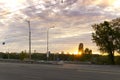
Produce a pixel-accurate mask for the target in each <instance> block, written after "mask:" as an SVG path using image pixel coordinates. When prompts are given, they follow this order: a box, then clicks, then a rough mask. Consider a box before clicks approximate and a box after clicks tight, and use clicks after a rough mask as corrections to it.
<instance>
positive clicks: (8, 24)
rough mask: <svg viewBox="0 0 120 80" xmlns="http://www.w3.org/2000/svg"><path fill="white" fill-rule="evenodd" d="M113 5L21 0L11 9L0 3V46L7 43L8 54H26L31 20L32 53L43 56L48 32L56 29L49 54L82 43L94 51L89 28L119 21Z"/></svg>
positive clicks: (100, 0)
mask: <svg viewBox="0 0 120 80" xmlns="http://www.w3.org/2000/svg"><path fill="white" fill-rule="evenodd" d="M114 2H115V0H105V1H104V0H22V2H19V4H18V5H16V8H14V9H13V8H12V7H8V5H6V3H5V2H0V5H1V6H0V18H1V19H0V34H1V36H0V38H1V42H2V41H6V42H7V44H6V47H8V48H9V50H10V51H21V50H25V49H26V50H28V23H27V22H26V20H30V21H31V31H32V49H33V50H34V49H36V50H37V51H39V52H46V40H47V33H46V32H47V29H48V28H49V27H51V26H55V28H54V29H50V30H49V37H50V39H49V40H50V50H52V51H54V52H57V51H58V52H59V51H69V50H70V51H71V50H72V48H75V49H77V46H78V44H79V43H80V42H83V43H84V44H85V46H86V47H90V48H92V49H93V50H94V51H96V46H95V44H94V43H92V41H91V38H92V37H91V32H92V31H93V30H92V28H91V25H92V24H94V23H99V22H101V21H104V20H107V19H108V20H109V19H113V18H116V17H119V15H120V14H119V12H120V10H119V8H116V7H114V6H113V3H114ZM7 4H9V3H7ZM5 5H6V6H5ZM21 46H23V47H21ZM0 48H1V51H2V47H0ZM4 50H5V49H4Z"/></svg>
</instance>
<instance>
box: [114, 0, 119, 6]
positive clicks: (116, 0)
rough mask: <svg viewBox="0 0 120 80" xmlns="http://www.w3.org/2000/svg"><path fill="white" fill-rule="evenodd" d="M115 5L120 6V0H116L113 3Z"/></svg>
mask: <svg viewBox="0 0 120 80" xmlns="http://www.w3.org/2000/svg"><path fill="white" fill-rule="evenodd" d="M113 6H114V7H115V8H120V0H115V1H114V3H113Z"/></svg>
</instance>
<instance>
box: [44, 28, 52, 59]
mask: <svg viewBox="0 0 120 80" xmlns="http://www.w3.org/2000/svg"><path fill="white" fill-rule="evenodd" d="M51 28H54V26H52V27H49V28H48V29H47V55H46V56H47V61H48V59H49V53H50V51H49V29H51Z"/></svg>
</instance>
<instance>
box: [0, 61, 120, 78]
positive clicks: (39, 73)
mask: <svg viewBox="0 0 120 80" xmlns="http://www.w3.org/2000/svg"><path fill="white" fill-rule="evenodd" d="M0 80H120V66H106V65H82V64H79V65H75V64H64V65H52V64H24V63H0Z"/></svg>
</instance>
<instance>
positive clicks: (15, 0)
mask: <svg viewBox="0 0 120 80" xmlns="http://www.w3.org/2000/svg"><path fill="white" fill-rule="evenodd" d="M24 1H25V0H0V2H1V3H3V4H4V7H6V8H8V10H10V11H14V10H16V9H18V8H19V7H20V6H22V3H23V2H24Z"/></svg>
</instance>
